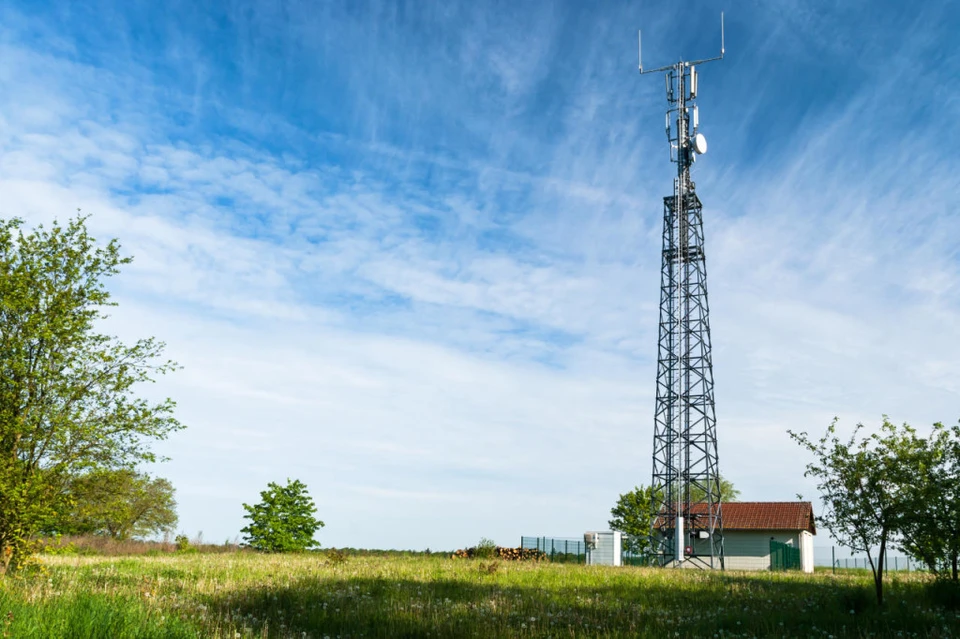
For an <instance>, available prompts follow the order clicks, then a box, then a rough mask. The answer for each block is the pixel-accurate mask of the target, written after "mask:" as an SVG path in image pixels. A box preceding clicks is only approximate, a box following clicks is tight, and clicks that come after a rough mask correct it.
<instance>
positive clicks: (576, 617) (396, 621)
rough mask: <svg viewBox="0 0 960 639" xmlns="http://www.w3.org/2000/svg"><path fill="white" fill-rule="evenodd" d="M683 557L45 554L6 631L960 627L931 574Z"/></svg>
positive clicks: (74, 636)
mask: <svg viewBox="0 0 960 639" xmlns="http://www.w3.org/2000/svg"><path fill="white" fill-rule="evenodd" d="M888 588H889V590H888V597H889V600H888V603H887V605H886V606H885V607H884V609H882V610H880V609H878V608H877V607H876V605H875V604H874V603H873V601H872V592H871V590H870V582H869V577H868V576H867V575H866V574H865V573H857V574H843V575H833V574H831V573H829V572H826V573H817V574H816V575H813V576H810V575H800V574H771V573H732V572H729V573H724V574H718V573H703V572H694V571H683V572H679V573H678V572H671V571H661V570H656V569H649V568H605V567H587V566H578V565H560V564H548V563H545V564H530V563H527V564H523V563H506V562H504V563H499V564H496V563H494V564H491V563H489V562H482V561H477V560H451V559H444V558H439V557H388V558H381V557H369V556H367V557H350V558H348V559H347V560H345V561H337V560H331V559H329V558H327V557H326V556H325V555H324V554H323V553H311V554H306V555H295V556H265V555H256V554H253V553H230V554H219V555H209V554H192V555H190V554H188V555H175V554H168V555H165V556H157V557H136V558H122V557H120V558H118V557H112V558H111V557H46V558H44V559H43V565H42V567H40V568H39V569H37V570H35V571H33V572H32V574H29V575H24V576H17V577H14V578H5V579H0V637H11V638H17V639H21V638H26V637H36V638H38V639H39V638H43V639H48V638H56V637H64V638H70V639H80V638H86V637H103V638H110V639H115V638H119V637H143V638H153V637H157V638H159V637H174V638H179V637H220V638H227V639H237V638H242V637H291V638H299V639H303V638H306V637H313V638H317V639H321V638H324V637H330V638H331V639H332V638H333V637H658V638H662V637H767V636H769V637H958V636H960V610H958V608H957V606H956V602H953V605H951V603H950V602H949V601H947V600H946V598H943V597H938V596H937V595H936V591H931V589H930V583H929V582H928V581H926V580H925V579H924V577H923V576H922V575H918V574H915V573H911V574H904V573H901V574H899V575H896V576H895V577H893V578H892V579H891V581H890V582H889V584H888Z"/></svg>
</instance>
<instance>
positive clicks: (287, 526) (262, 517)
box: [240, 479, 324, 552]
mask: <svg viewBox="0 0 960 639" xmlns="http://www.w3.org/2000/svg"><path fill="white" fill-rule="evenodd" d="M260 499H261V501H260V503H259V504H256V505H254V506H250V505H247V504H243V508H244V510H246V511H247V514H246V515H244V519H249V520H250V523H249V524H248V525H247V526H245V527H244V528H242V529H241V530H240V532H242V533H243V534H244V543H246V544H247V545H249V546H250V547H251V548H254V549H256V550H261V551H264V552H301V551H304V550H307V549H308V548H312V547H314V546H319V545H320V544H319V543H317V542H316V541H315V540H314V538H313V536H314V535H315V534H316V532H317V531H318V530H319V529H320V528H321V527H322V526H323V525H324V524H323V522H322V521H320V520H319V519H317V518H316V517H314V513H315V512H317V508H316V506H315V505H314V503H313V499H312V498H311V497H310V495H309V493H307V486H306V484H304V483H303V482H301V481H300V480H299V479H297V480H293V481H291V480H289V479H287V484H286V486H281V485H280V484H276V483H274V482H270V483H269V484H267V489H266V490H264V491H262V492H261V493H260Z"/></svg>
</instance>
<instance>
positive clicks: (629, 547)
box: [607, 486, 655, 555]
mask: <svg viewBox="0 0 960 639" xmlns="http://www.w3.org/2000/svg"><path fill="white" fill-rule="evenodd" d="M653 497H654V495H653V490H652V489H651V488H650V487H649V486H643V487H641V486H635V487H634V489H633V490H631V491H630V492H627V493H624V494H622V495H620V497H619V498H618V499H617V503H616V505H614V507H613V508H611V509H610V515H611V517H613V519H611V520H610V521H609V522H607V523H608V525H609V526H610V530H619V531H620V532H621V533H623V546H624V549H625V550H626V551H627V552H630V553H633V554H636V555H646V554H647V553H649V552H650V525H651V523H652V521H653V505H654V501H655V500H654V498H653Z"/></svg>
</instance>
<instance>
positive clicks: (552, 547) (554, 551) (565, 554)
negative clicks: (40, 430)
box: [520, 537, 587, 564]
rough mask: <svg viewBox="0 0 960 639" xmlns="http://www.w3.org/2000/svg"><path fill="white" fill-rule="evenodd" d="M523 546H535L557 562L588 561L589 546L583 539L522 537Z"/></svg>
mask: <svg viewBox="0 0 960 639" xmlns="http://www.w3.org/2000/svg"><path fill="white" fill-rule="evenodd" d="M520 547H521V548H535V549H537V550H539V551H541V552H543V553H545V554H546V555H547V557H548V558H549V559H550V561H554V562H557V563H570V564H585V563H587V547H586V545H585V544H584V543H583V540H582V539H568V538H563V537H521V538H520Z"/></svg>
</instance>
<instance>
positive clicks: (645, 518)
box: [607, 475, 740, 555]
mask: <svg viewBox="0 0 960 639" xmlns="http://www.w3.org/2000/svg"><path fill="white" fill-rule="evenodd" d="M739 497H740V491H739V490H737V489H736V488H734V486H733V482H731V481H729V480H728V479H725V478H724V477H723V475H721V476H720V501H721V502H726V501H737V499H738V498H739ZM705 499H706V493H705V492H704V491H703V490H702V489H701V488H699V487H697V486H691V487H690V501H691V502H699V501H704V500H705ZM659 501H660V495H659V493H655V492H654V491H653V490H652V488H651V487H640V486H636V487H634V489H633V490H631V491H630V492H628V493H624V494H622V495H620V497H619V498H618V499H617V503H616V505H614V507H613V508H612V509H610V515H611V516H612V517H613V519H611V520H610V521H609V522H607V523H608V525H609V526H610V530H619V531H620V532H621V533H623V543H624V547H625V548H626V550H627V551H628V552H631V553H635V554H640V555H642V554H646V553H648V552H649V551H650V550H651V548H650V528H651V525H652V523H653V516H654V510H655V509H656V508H657V504H658V503H659Z"/></svg>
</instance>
